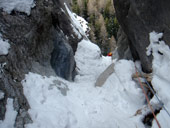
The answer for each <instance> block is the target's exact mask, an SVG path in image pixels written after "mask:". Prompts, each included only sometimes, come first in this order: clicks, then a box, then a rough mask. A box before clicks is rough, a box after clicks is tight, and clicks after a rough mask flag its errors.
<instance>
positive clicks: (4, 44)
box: [0, 34, 10, 55]
mask: <svg viewBox="0 0 170 128" xmlns="http://www.w3.org/2000/svg"><path fill="white" fill-rule="evenodd" d="M9 48H10V44H9V43H8V41H7V40H4V39H2V36H1V34H0V55H7V54H8V50H9Z"/></svg>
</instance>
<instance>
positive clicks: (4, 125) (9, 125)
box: [0, 98, 17, 128]
mask: <svg viewBox="0 0 170 128" xmlns="http://www.w3.org/2000/svg"><path fill="white" fill-rule="evenodd" d="M16 116H17V112H16V111H14V108H13V99H10V98H8V99H7V105H6V113H5V119H4V120H3V121H1V120H0V128H14V124H15V119H16Z"/></svg>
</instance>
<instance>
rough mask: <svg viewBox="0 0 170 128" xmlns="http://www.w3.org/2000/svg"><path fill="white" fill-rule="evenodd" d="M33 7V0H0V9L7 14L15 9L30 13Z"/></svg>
mask: <svg viewBox="0 0 170 128" xmlns="http://www.w3.org/2000/svg"><path fill="white" fill-rule="evenodd" d="M33 7H35V2H34V0H0V9H3V11H5V12H7V13H9V14H10V13H11V12H12V11H13V10H15V11H19V12H24V13H26V14H27V15H30V11H31V8H33Z"/></svg>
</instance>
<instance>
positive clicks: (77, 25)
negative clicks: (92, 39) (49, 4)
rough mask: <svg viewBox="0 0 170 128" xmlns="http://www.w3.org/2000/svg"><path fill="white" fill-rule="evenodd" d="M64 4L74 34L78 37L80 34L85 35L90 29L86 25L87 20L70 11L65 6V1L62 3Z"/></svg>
mask: <svg viewBox="0 0 170 128" xmlns="http://www.w3.org/2000/svg"><path fill="white" fill-rule="evenodd" d="M64 5H65V8H66V10H67V12H68V14H69V16H70V18H71V21H72V27H73V30H74V32H75V34H77V36H78V38H81V35H83V36H85V37H87V33H88V31H89V30H90V28H89V27H88V22H87V21H86V20H85V19H84V18H82V17H80V16H78V15H77V14H75V13H73V12H71V11H70V9H69V8H68V7H67V4H66V3H64ZM80 34H81V35H80Z"/></svg>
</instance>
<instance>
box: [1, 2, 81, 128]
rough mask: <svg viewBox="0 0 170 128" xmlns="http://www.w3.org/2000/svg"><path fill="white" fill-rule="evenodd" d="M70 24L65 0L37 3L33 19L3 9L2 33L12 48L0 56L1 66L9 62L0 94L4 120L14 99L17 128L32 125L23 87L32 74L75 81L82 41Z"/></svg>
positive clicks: (31, 16)
mask: <svg viewBox="0 0 170 128" xmlns="http://www.w3.org/2000/svg"><path fill="white" fill-rule="evenodd" d="M70 24H71V22H70V19H69V17H68V14H67V12H66V10H65V7H64V4H63V1H62V0H48V1H46V0H36V6H35V7H34V8H33V9H32V10H31V14H30V15H29V16H28V15H26V14H24V13H21V12H17V11H12V13H11V14H8V13H6V12H3V11H2V10H0V33H1V34H2V37H3V38H4V39H8V40H9V43H10V45H11V48H10V50H9V53H8V55H6V56H0V63H1V64H2V63H6V65H5V67H4V68H3V72H1V74H0V76H1V77H0V91H2V92H3V93H4V94H5V95H4V98H3V99H0V120H3V119H4V116H5V112H6V107H5V106H6V102H7V98H13V99H14V109H15V111H17V112H18V114H17V118H16V122H15V127H16V128H23V127H24V124H26V123H30V122H31V118H30V117H29V114H28V112H27V110H28V109H29V104H28V102H27V100H26V98H25V96H24V94H23V88H22V85H21V81H22V80H23V79H24V75H25V74H27V73H28V72H29V71H31V72H36V73H40V74H42V75H55V74H57V75H58V76H61V77H63V78H65V79H67V80H72V79H73V78H74V75H75V73H76V71H75V60H74V52H75V51H76V48H77V43H78V42H79V41H80V39H78V37H77V36H76V34H74V32H73V28H72V26H71V25H70Z"/></svg>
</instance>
